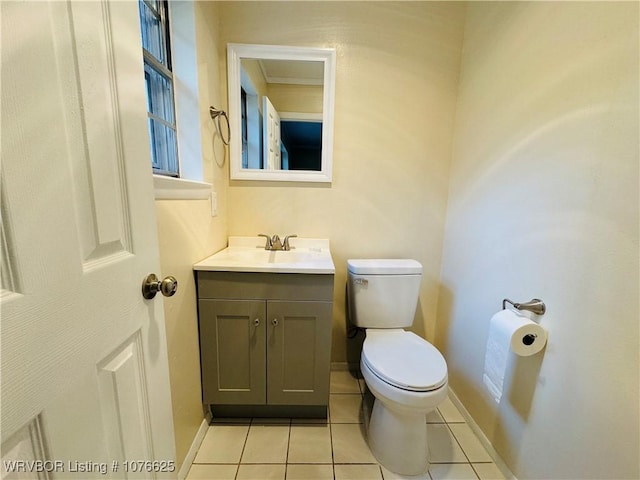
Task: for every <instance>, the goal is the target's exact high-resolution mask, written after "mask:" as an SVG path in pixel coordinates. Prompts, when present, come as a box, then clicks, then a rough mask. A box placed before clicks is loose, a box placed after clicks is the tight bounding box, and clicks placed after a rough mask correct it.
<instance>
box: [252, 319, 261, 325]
mask: <svg viewBox="0 0 640 480" xmlns="http://www.w3.org/2000/svg"><path fill="white" fill-rule="evenodd" d="M253 324H254V325H255V326H256V327H257V326H258V325H260V319H259V318H256V319H255V320H254V321H253Z"/></svg>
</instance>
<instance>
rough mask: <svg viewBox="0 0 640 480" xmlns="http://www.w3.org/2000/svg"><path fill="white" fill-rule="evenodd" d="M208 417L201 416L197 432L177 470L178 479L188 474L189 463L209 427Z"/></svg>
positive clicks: (191, 461)
mask: <svg viewBox="0 0 640 480" xmlns="http://www.w3.org/2000/svg"><path fill="white" fill-rule="evenodd" d="M209 423H211V422H210V419H208V418H203V419H202V423H201V424H200V428H198V432H197V433H196V436H195V437H194V439H193V442H191V447H189V451H188V452H187V455H186V457H185V458H184V462H182V466H181V467H180V470H179V471H178V480H184V479H185V478H187V475H188V474H189V470H190V469H191V465H192V464H193V461H194V460H195V459H196V454H197V453H198V449H199V448H200V445H201V444H202V441H203V440H204V436H205V435H206V434H207V430H208V429H209Z"/></svg>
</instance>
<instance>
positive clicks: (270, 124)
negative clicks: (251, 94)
mask: <svg viewBox="0 0 640 480" xmlns="http://www.w3.org/2000/svg"><path fill="white" fill-rule="evenodd" d="M262 99H263V101H262V115H263V124H264V125H263V132H264V136H265V138H264V163H265V168H266V169H267V170H280V169H281V168H282V156H281V152H280V142H281V139H280V114H279V113H278V111H277V110H276V107H274V106H273V104H272V103H271V100H269V97H267V96H264V97H262Z"/></svg>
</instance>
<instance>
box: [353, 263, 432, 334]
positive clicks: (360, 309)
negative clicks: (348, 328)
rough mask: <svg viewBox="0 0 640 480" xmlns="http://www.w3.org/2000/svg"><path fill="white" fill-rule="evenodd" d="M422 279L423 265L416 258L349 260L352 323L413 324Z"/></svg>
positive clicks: (372, 325)
mask: <svg viewBox="0 0 640 480" xmlns="http://www.w3.org/2000/svg"><path fill="white" fill-rule="evenodd" d="M421 278H422V265H421V264H420V262H418V261H416V260H409V259H357V260H347V298H348V303H349V314H350V317H351V322H352V323H353V324H354V325H356V326H358V327H361V328H405V327H410V326H411V325H412V324H413V317H414V316H415V314H416V307H417V306H418V295H419V292H420V280H421Z"/></svg>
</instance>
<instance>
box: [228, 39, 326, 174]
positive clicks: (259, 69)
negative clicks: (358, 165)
mask: <svg viewBox="0 0 640 480" xmlns="http://www.w3.org/2000/svg"><path fill="white" fill-rule="evenodd" d="M335 63H336V54H335V49H333V48H307V47H290V46H281V45H247V44H237V43H230V44H228V45H227V67H228V82H229V83H228V90H229V124H230V127H231V142H230V145H229V156H230V176H231V179H232V180H263V181H264V180H273V181H280V182H283V181H284V182H289V181H291V182H325V183H327V182H331V175H332V166H333V114H334V97H335Z"/></svg>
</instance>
